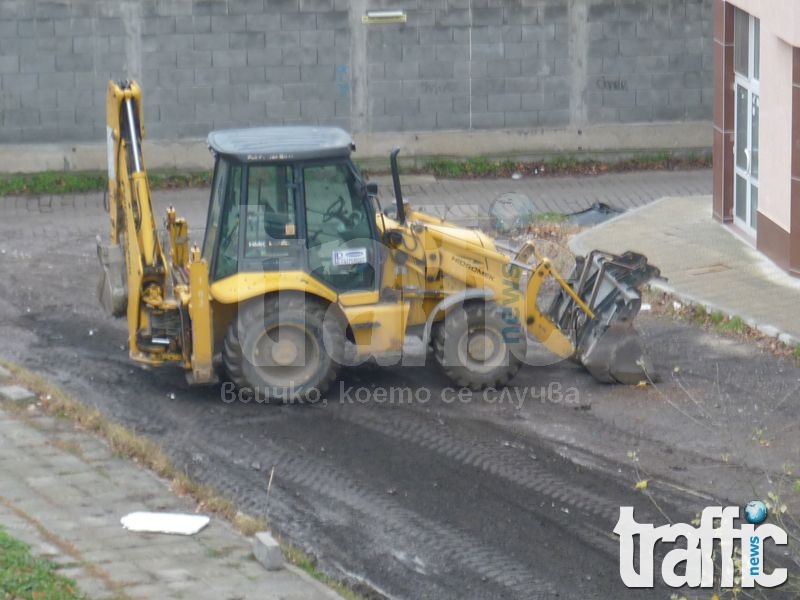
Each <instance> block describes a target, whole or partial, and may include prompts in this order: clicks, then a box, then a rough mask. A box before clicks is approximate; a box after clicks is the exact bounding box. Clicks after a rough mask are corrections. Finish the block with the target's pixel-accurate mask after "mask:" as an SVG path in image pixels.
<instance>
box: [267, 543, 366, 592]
mask: <svg viewBox="0 0 800 600" xmlns="http://www.w3.org/2000/svg"><path fill="white" fill-rule="evenodd" d="M278 542H279V543H280V545H281V549H282V550H283V557H284V558H285V559H286V562H288V563H290V564H292V565H294V566H295V567H297V568H299V569H302V570H303V571H305V572H306V573H308V574H309V575H310V576H311V577H313V578H314V579H316V580H317V581H319V582H320V583H324V584H325V585H327V586H328V587H329V588H332V589H333V590H335V591H336V592H337V593H338V594H339V595H340V596H342V597H343V598H345V599H346V600H363V598H364V596H362V595H361V594H360V593H358V592H357V591H355V590H353V589H351V588H350V587H348V586H346V585H345V584H343V583H342V582H341V581H337V580H336V579H333V578H331V577H328V576H327V575H325V574H324V573H322V572H320V571H319V570H318V569H317V562H316V560H314V558H313V557H311V556H309V555H308V554H307V553H305V552H303V551H302V550H301V549H300V548H298V547H297V546H295V545H293V544H290V543H288V542H286V541H285V540H280V539H279V540H278Z"/></svg>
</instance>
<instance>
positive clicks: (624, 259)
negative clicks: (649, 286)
mask: <svg viewBox="0 0 800 600" xmlns="http://www.w3.org/2000/svg"><path fill="white" fill-rule="evenodd" d="M659 276H660V272H659V270H658V269H657V268H656V267H654V266H652V265H650V264H648V262H647V258H646V257H645V256H643V255H641V254H637V253H635V252H626V253H624V254H620V255H615V254H609V253H607V252H601V251H598V250H595V251H593V252H591V253H590V254H589V255H588V256H587V257H585V258H584V257H578V258H577V260H576V261H575V269H574V270H573V272H572V274H571V275H570V277H569V278H568V280H567V284H568V285H569V286H570V287H571V288H572V289H573V291H574V292H575V293H576V294H577V295H578V296H579V297H580V299H581V300H582V301H583V302H584V303H585V305H586V306H587V307H588V308H589V309H590V310H591V311H592V316H591V317H590V315H589V314H588V313H587V312H586V311H584V310H583V309H582V308H581V307H580V306H578V304H577V303H576V302H575V301H574V300H573V299H572V298H571V297H570V296H569V294H567V293H566V292H565V291H562V292H561V294H559V295H558V296H556V298H555V299H554V300H553V304H552V305H551V307H550V309H549V311H548V315H549V316H550V318H551V319H552V320H553V321H554V322H555V323H557V324H558V326H559V328H560V329H561V330H562V331H564V332H570V333H572V335H573V339H574V341H575V355H574V356H573V359H575V360H576V361H577V362H579V363H581V364H582V365H583V366H584V367H586V370H587V371H589V373H591V374H592V376H593V377H594V378H595V379H597V380H598V381H600V382H603V383H623V384H636V383H639V382H640V381H647V380H650V381H653V380H655V379H656V374H655V372H654V369H653V366H652V364H651V362H650V360H649V359H648V358H647V355H646V353H645V349H644V344H643V343H642V340H641V338H640V337H639V334H638V333H637V332H636V330H635V329H634V327H633V321H634V319H635V318H636V315H637V314H639V309H640V308H641V305H642V296H641V292H640V289H641V287H642V286H643V285H644V284H645V283H647V282H648V281H650V280H651V279H653V278H655V277H659Z"/></svg>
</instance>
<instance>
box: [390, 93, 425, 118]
mask: <svg viewBox="0 0 800 600" xmlns="http://www.w3.org/2000/svg"><path fill="white" fill-rule="evenodd" d="M385 107H386V114H387V115H395V116H400V117H406V116H409V115H416V114H419V98H414V97H411V98H409V97H406V96H400V97H394V98H386V99H385Z"/></svg>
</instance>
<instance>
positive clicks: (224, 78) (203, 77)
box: [194, 67, 230, 86]
mask: <svg viewBox="0 0 800 600" xmlns="http://www.w3.org/2000/svg"><path fill="white" fill-rule="evenodd" d="M194 82H195V83H196V84H197V85H201V86H202V85H212V86H213V85H225V84H227V83H230V69H227V68H219V67H218V68H214V67H212V68H210V69H195V70H194Z"/></svg>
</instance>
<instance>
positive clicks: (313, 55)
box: [281, 48, 317, 66]
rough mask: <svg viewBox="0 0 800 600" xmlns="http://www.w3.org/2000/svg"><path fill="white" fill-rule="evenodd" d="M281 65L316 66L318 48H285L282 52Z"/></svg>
mask: <svg viewBox="0 0 800 600" xmlns="http://www.w3.org/2000/svg"><path fill="white" fill-rule="evenodd" d="M281 63H282V64H284V65H297V66H300V65H315V64H317V49H316V48H283V49H282V50H281Z"/></svg>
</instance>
